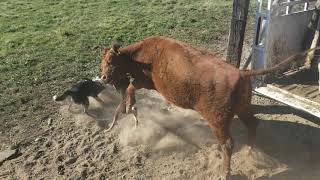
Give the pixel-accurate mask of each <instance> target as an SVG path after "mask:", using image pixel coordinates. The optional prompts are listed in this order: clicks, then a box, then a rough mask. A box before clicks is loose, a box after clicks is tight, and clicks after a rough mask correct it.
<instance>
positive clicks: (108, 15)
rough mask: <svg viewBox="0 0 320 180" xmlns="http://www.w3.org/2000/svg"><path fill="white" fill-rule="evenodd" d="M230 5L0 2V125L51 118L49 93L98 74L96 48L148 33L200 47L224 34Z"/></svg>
mask: <svg viewBox="0 0 320 180" xmlns="http://www.w3.org/2000/svg"><path fill="white" fill-rule="evenodd" d="M231 7H232V1H231V0H219V1H209V0H197V1H194V0H179V1H178V0H134V1H132V0H51V1H46V0H30V1H24V0H2V1H0V25H1V26H0V78H1V79H0V126H2V127H1V129H6V130H5V131H7V132H8V131H10V130H11V129H12V128H13V127H15V126H18V125H20V124H21V123H22V124H24V123H23V122H29V123H25V126H27V127H26V128H25V129H32V128H34V129H36V128H37V127H38V125H39V124H41V123H43V122H44V120H46V119H47V118H48V117H49V116H52V115H54V114H55V112H56V110H57V109H56V107H55V105H53V103H52V101H51V97H52V95H54V94H56V93H58V92H61V91H62V90H63V89H64V88H66V87H68V86H70V84H72V83H74V82H76V81H78V80H79V79H81V78H84V77H89V78H90V77H94V76H97V75H98V74H99V63H100V57H101V48H102V47H104V46H108V45H110V44H111V43H112V42H114V41H118V42H121V43H122V44H123V45H126V44H130V43H132V42H135V41H138V40H141V39H143V38H145V37H147V36H152V35H165V36H169V37H173V38H177V39H180V40H182V41H186V42H189V43H191V44H194V45H201V46H204V47H205V46H208V45H210V44H212V43H214V42H215V41H216V40H217V39H219V38H220V37H221V36H223V35H226V34H227V33H228V26H229V24H228V23H229V20H230V13H231ZM30 121H31V122H32V123H30ZM13 133H19V132H13Z"/></svg>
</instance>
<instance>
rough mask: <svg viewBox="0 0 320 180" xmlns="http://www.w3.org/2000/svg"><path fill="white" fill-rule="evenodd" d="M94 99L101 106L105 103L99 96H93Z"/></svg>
mask: <svg viewBox="0 0 320 180" xmlns="http://www.w3.org/2000/svg"><path fill="white" fill-rule="evenodd" d="M93 98H94V99H95V100H96V101H98V102H99V103H100V104H102V105H103V104H104V101H103V100H102V99H101V98H100V97H99V96H93Z"/></svg>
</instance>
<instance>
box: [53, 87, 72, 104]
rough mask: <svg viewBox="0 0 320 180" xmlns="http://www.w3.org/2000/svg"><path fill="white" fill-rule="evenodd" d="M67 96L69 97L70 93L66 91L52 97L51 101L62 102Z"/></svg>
mask: <svg viewBox="0 0 320 180" xmlns="http://www.w3.org/2000/svg"><path fill="white" fill-rule="evenodd" d="M69 95H71V92H70V91H69V90H68V91H66V92H64V93H63V94H62V95H61V96H57V95H54V96H53V100H54V101H63V100H65V99H66V98H67V97H68V96H69Z"/></svg>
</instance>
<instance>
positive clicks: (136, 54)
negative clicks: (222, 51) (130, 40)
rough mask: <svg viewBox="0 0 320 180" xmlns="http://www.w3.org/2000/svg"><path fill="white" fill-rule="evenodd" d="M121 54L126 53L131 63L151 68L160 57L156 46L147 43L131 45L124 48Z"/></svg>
mask: <svg viewBox="0 0 320 180" xmlns="http://www.w3.org/2000/svg"><path fill="white" fill-rule="evenodd" d="M121 53H125V54H126V55H127V56H128V57H130V60H131V61H134V62H137V63H139V64H144V65H149V66H150V65H152V63H153V60H154V59H156V58H157V56H158V55H159V51H158V50H157V47H156V44H155V43H151V42H145V41H141V42H137V43H134V44H131V45H129V46H127V47H125V48H123V49H122V50H121Z"/></svg>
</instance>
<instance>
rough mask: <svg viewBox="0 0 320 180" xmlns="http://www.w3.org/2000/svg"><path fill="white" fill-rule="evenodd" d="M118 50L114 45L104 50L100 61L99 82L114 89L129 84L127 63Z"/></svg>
mask: <svg viewBox="0 0 320 180" xmlns="http://www.w3.org/2000/svg"><path fill="white" fill-rule="evenodd" d="M119 48H120V46H119V45H117V44H114V45H112V48H110V49H109V48H106V49H104V52H103V57H102V61H101V80H102V81H103V82H105V83H108V84H112V85H114V86H115V87H116V88H118V87H120V86H123V85H126V84H128V83H129V81H128V78H127V73H128V72H127V71H128V69H129V68H128V66H129V64H128V63H129V61H128V58H127V57H126V56H125V55H123V54H121V53H120V50H119Z"/></svg>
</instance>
